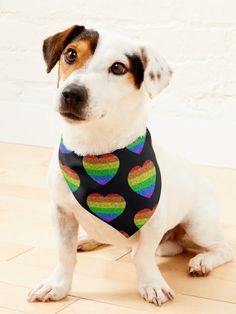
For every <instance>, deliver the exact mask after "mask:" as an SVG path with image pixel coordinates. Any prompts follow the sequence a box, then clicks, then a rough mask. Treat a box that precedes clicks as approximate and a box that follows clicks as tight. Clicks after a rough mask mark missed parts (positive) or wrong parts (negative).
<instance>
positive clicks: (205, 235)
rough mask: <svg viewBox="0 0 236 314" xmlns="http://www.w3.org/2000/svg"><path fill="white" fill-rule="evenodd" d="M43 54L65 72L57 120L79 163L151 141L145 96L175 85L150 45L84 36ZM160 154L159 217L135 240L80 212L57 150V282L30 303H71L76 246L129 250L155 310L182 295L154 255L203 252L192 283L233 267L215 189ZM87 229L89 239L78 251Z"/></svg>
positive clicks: (79, 33)
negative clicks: (176, 294) (142, 138)
mask: <svg viewBox="0 0 236 314" xmlns="http://www.w3.org/2000/svg"><path fill="white" fill-rule="evenodd" d="M43 53H44V58H45V61H46V64H47V67H48V68H47V72H50V71H51V69H52V68H53V67H54V66H55V65H56V63H57V62H59V72H58V81H59V89H58V101H57V110H58V111H59V113H60V115H61V117H62V118H63V119H62V121H63V124H62V125H63V130H62V135H63V141H64V144H65V146H66V147H67V148H69V149H70V150H71V151H73V152H75V153H76V154H77V155H79V156H88V155H102V154H107V153H111V152H114V151H115V150H117V149H123V148H125V147H126V146H127V145H129V144H130V143H132V142H133V141H134V140H135V139H137V138H138V137H139V136H141V135H143V134H144V133H145V130H146V124H147V108H146V106H147V105H146V104H145V97H146V94H148V95H149V96H150V97H151V98H152V97H154V96H155V95H156V94H158V93H159V92H160V91H161V90H162V89H164V88H165V87H166V86H167V85H168V84H169V81H170V78H171V75H172V71H171V69H170V68H169V66H168V65H167V64H166V62H165V61H164V59H163V58H161V57H160V56H159V55H158V54H156V53H155V52H154V51H153V49H152V48H151V47H149V46H148V45H146V44H142V43H139V42H135V41H134V40H132V39H128V38H124V37H121V36H118V35H116V34H110V33H106V32H99V33H98V32H97V31H94V30H87V29H85V28H84V27H83V26H76V25H75V26H73V27H71V28H70V29H67V30H65V31H63V32H61V33H58V34H56V35H54V36H51V37H49V38H47V39H46V40H45V41H44V46H43ZM154 149H155V154H156V158H157V161H158V164H159V167H160V171H161V177H162V190H161V196H160V200H159V204H158V210H156V211H155V212H154V214H153V216H152V218H151V219H150V220H149V221H148V222H147V223H146V224H145V225H144V226H143V227H142V228H141V229H140V230H139V231H137V232H136V233H135V234H134V235H133V236H131V237H129V238H126V237H124V236H123V235H122V234H121V233H119V232H117V231H116V230H115V229H114V228H112V227H111V226H109V225H107V224H106V223H104V222H103V221H102V220H101V219H99V218H98V217H96V216H95V215H92V214H91V213H89V212H88V211H87V210H85V209H84V208H82V206H80V205H79V203H78V202H77V200H76V199H75V197H74V196H73V194H72V192H71V190H70V189H69V187H68V185H67V183H66V181H65V179H64V177H63V174H62V171H61V169H60V166H59V161H58V148H57V149H56V151H55V154H54V156H53V158H52V162H51V166H50V170H49V185H50V192H51V197H52V215H53V221H54V225H55V229H56V232H57V237H58V256H59V258H58V264H57V267H56V269H55V271H54V272H53V274H52V275H51V276H50V277H49V278H48V279H46V280H44V281H43V282H42V283H41V284H40V285H39V286H38V287H37V288H35V289H33V290H32V291H31V292H30V293H29V297H28V300H29V301H31V302H33V301H35V300H39V301H47V300H60V299H62V298H64V297H65V296H66V295H67V294H68V292H69V290H70V288H71V282H72V276H73V271H74V267H75V263H76V250H77V246H79V247H80V248H82V249H92V248H94V247H96V246H98V245H99V244H100V243H107V244H114V245H116V246H124V247H130V248H131V249H132V257H133V261H134V264H135V267H136V269H137V276H138V289H139V292H140V294H141V296H142V297H143V298H144V299H145V300H146V301H147V302H151V303H154V304H156V305H161V304H163V303H165V302H167V301H168V300H169V299H173V297H174V292H173V291H172V289H171V288H170V287H169V285H168V283H167V282H166V281H165V279H164V278H163V277H162V275H161V273H160V271H159V269H158V266H157V265H156V262H155V254H158V255H162V256H163V255H165V256H171V255H175V254H178V253H181V252H182V250H183V248H184V247H185V245H186V243H188V245H189V243H192V244H195V245H197V246H199V247H202V248H204V250H203V253H201V254H198V255H196V256H195V257H194V258H192V259H191V260H190V262H189V270H188V271H189V273H190V274H191V275H193V276H204V275H207V274H208V273H209V272H210V271H211V270H212V269H213V268H215V267H217V266H220V265H222V264H224V263H226V262H229V261H231V260H232V258H233V253H232V250H231V248H230V247H229V246H228V244H227V243H226V242H225V240H224V237H223V234H222V231H221V227H220V225H219V222H218V217H217V204H216V201H215V198H214V195H213V193H212V190H211V188H210V187H209V186H208V183H207V182H206V181H205V179H203V178H202V177H201V176H199V175H198V174H197V173H195V171H194V169H193V168H192V167H191V166H190V165H189V164H188V163H186V162H185V161H183V160H182V159H180V158H179V157H176V156H172V155H171V154H168V153H167V152H165V151H164V150H163V149H162V148H160V147H159V146H158V145H154ZM79 225H81V226H82V227H83V229H84V230H86V233H85V232H84V233H83V234H82V236H81V237H80V239H79V244H78V227H79ZM186 240H187V241H186Z"/></svg>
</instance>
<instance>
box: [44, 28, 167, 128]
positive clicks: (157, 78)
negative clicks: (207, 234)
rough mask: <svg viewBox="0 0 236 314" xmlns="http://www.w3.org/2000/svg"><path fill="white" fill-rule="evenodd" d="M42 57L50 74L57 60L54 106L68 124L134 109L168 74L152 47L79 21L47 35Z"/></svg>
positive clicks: (159, 87)
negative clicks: (82, 24)
mask: <svg viewBox="0 0 236 314" xmlns="http://www.w3.org/2000/svg"><path fill="white" fill-rule="evenodd" d="M43 55H44V59H45V62H46V64H47V72H48V73H49V72H50V71H51V70H52V68H53V67H54V66H55V65H56V63H57V62H59V71H58V81H59V87H60V88H59V90H58V110H59V112H60V114H61V115H62V116H63V117H64V118H65V120H66V121H67V122H80V121H91V120H92V121H93V120H97V119H102V118H103V117H104V116H107V115H109V114H112V112H113V114H117V113H118V112H121V111H122V110H123V111H125V110H126V111H127V112H128V111H129V110H131V111H132V110H134V107H133V106H137V104H138V103H140V100H143V96H144V94H145V93H146V92H147V93H148V95H149V96H150V97H151V98H153V97H154V96H155V95H157V94H158V93H159V92H160V91H161V90H162V89H163V88H165V87H166V86H167V85H168V84H169V81H170V78H171V75H172V71H171V69H170V68H169V66H168V65H167V64H166V62H165V60H164V59H163V58H162V57H161V56H159V55H157V54H156V53H154V51H153V49H152V48H151V47H148V46H147V45H142V44H139V43H137V42H136V41H133V40H132V39H126V38H124V37H121V36H119V35H116V34H110V33H106V32H105V33H100V32H99V33H98V32H97V31H94V30H90V29H89V30H88V29H86V28H85V27H84V26H78V25H74V26H72V27H71V28H69V29H67V30H65V31H63V32H60V33H57V34H55V35H53V36H51V37H49V38H47V39H45V41H44V44H43Z"/></svg>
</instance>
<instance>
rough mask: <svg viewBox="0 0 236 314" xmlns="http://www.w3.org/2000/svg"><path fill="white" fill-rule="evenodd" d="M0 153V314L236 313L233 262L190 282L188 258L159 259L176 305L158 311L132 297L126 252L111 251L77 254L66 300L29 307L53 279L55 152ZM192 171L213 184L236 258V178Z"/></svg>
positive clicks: (217, 171)
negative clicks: (50, 176) (51, 176)
mask: <svg viewBox="0 0 236 314" xmlns="http://www.w3.org/2000/svg"><path fill="white" fill-rule="evenodd" d="M0 150H1V156H0V158H1V162H0V222H1V227H0V241H1V242H0V314H1V313H2V314H14V313H34V314H35V313H36V314H37V313H40V314H41V313H43V314H44V313H46V314H47V313H50V314H54V313H57V312H59V313H62V314H71V313H83V314H86V313H92V312H93V313H98V314H100V313H101V314H104V313H114V314H115V313H124V314H126V313H127V314H128V313H129V314H139V313H140V314H141V313H143V314H146V313H150V312H157V311H159V312H160V313H162V312H163V313H175V314H178V313H180V312H181V314H182V313H183V312H186V313H187V312H191V313H193V314H194V313H199V312H200V313H203V314H205V313H206V314H211V313H216V314H217V313H222V312H223V311H227V313H236V262H235V261H234V262H232V263H228V264H226V265H224V266H222V267H219V268H217V269H215V270H214V271H213V272H212V274H211V275H210V276H208V277H206V278H191V277H189V276H188V275H187V272H186V270H187V265H188V260H189V259H190V258H191V257H192V256H193V253H192V252H186V253H184V254H182V255H180V256H176V257H171V258H157V263H158V264H159V266H160V269H161V272H162V274H163V276H164V277H165V278H166V280H167V281H168V283H169V284H170V286H171V287H172V288H173V289H174V290H175V292H176V298H175V301H174V302H171V303H169V304H167V305H165V306H163V307H161V308H160V309H159V308H158V309H157V308H156V307H155V306H153V305H152V304H148V303H146V302H144V301H143V300H142V299H141V297H140V296H139V294H138V292H137V288H136V274H135V269H134V265H133V263H132V260H131V258H130V254H128V249H126V248H124V249H118V248H115V247H112V246H103V247H100V248H99V249H97V250H95V251H91V252H80V253H78V254H77V256H78V263H77V266H76V269H75V274H74V280H73V286H72V290H71V293H70V296H69V297H68V298H67V299H66V300H63V301H61V302H59V303H57V302H52V303H47V304H41V303H35V304H29V303H27V302H26V295H27V293H28V291H29V289H30V288H31V287H34V286H35V285H36V284H38V283H39V282H40V281H41V280H42V279H44V278H45V277H47V276H48V275H49V274H50V273H51V271H52V270H53V268H54V265H55V261H56V259H55V251H54V250H53V248H54V241H53V237H52V230H51V225H50V220H49V214H48V209H49V195H48V192H47V184H46V174H47V168H48V164H49V160H50V156H51V153H52V150H51V149H48V148H40V147H32V146H26V145H14V144H2V143H0ZM16 156H17V158H16ZM197 168H198V169H199V170H200V172H202V173H203V174H204V175H205V176H206V177H208V178H209V179H210V180H211V181H212V183H213V186H214V188H215V191H216V196H217V199H218V202H219V204H220V207H221V211H220V218H221V222H222V225H223V227H224V233H225V236H226V239H227V240H228V241H229V242H230V243H231V244H232V246H233V248H234V250H235V252H236V232H235V230H236V222H235V219H234V217H235V186H236V170H232V169H221V168H214V167H202V166H200V167H197ZM42 230H43V232H42ZM13 300H14V302H13Z"/></svg>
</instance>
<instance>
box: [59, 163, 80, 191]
mask: <svg viewBox="0 0 236 314" xmlns="http://www.w3.org/2000/svg"><path fill="white" fill-rule="evenodd" d="M60 167H61V171H62V174H63V176H64V178H65V180H66V182H67V184H68V186H69V188H70V190H71V191H72V192H75V191H77V190H78V188H79V187H80V178H79V175H78V174H77V173H76V172H75V171H74V170H72V169H71V168H69V167H67V166H65V165H63V164H62V163H61V162H60Z"/></svg>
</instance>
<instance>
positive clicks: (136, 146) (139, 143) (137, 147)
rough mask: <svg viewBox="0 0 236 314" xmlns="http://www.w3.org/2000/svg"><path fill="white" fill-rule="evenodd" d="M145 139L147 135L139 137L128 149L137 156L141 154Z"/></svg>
mask: <svg viewBox="0 0 236 314" xmlns="http://www.w3.org/2000/svg"><path fill="white" fill-rule="evenodd" d="M145 138H146V133H145V134H144V135H142V136H139V137H138V138H137V139H136V140H135V141H134V142H133V143H131V144H129V145H128V146H126V148H127V149H128V150H130V151H131V152H133V153H135V154H140V153H141V152H142V150H143V146H144V143H145Z"/></svg>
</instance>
